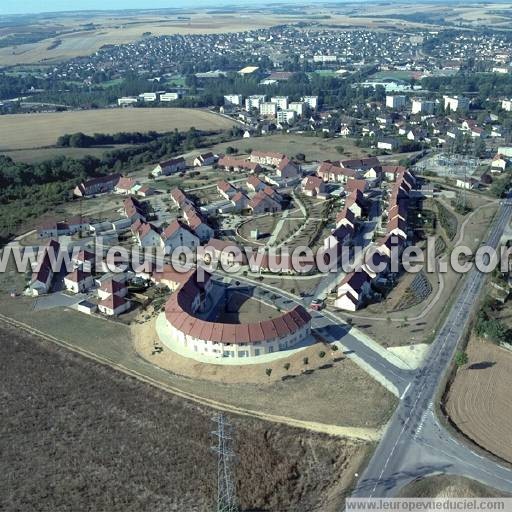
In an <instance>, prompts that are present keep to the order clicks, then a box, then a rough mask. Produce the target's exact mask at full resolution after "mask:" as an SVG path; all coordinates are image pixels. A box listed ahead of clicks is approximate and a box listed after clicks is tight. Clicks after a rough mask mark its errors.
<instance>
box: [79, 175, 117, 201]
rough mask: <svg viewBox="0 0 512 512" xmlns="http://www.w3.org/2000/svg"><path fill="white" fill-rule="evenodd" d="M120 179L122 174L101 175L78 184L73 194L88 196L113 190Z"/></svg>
mask: <svg viewBox="0 0 512 512" xmlns="http://www.w3.org/2000/svg"><path fill="white" fill-rule="evenodd" d="M120 179H121V175H120V174H109V175H108V176H101V177H100V178H93V179H91V180H88V181H83V182H82V183H80V185H77V186H76V187H75V188H74V190H73V195H74V196H76V197H87V196H93V195H95V194H103V193H105V192H112V190H114V187H115V186H116V184H117V182H118V181H119V180H120Z"/></svg>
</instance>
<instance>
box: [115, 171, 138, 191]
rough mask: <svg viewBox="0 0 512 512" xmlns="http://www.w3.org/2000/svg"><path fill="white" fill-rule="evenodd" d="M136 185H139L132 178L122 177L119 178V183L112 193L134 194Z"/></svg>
mask: <svg viewBox="0 0 512 512" xmlns="http://www.w3.org/2000/svg"><path fill="white" fill-rule="evenodd" d="M136 185H139V183H138V182H137V181H135V180H134V179H133V178H127V177H124V176H123V177H121V178H119V181H118V182H117V184H116V186H115V187H114V192H115V193H116V194H125V195H128V194H132V193H135V191H134V190H133V189H134V188H135V186H136Z"/></svg>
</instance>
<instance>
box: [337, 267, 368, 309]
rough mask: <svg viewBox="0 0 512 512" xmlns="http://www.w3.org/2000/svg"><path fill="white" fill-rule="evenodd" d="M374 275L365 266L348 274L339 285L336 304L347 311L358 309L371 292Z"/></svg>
mask: <svg viewBox="0 0 512 512" xmlns="http://www.w3.org/2000/svg"><path fill="white" fill-rule="evenodd" d="M371 281H372V277H371V276H370V275H369V274H368V273H367V271H366V270H365V269H364V268H363V267H358V268H357V269H356V270H354V271H353V272H351V273H349V274H347V275H346V276H345V277H344V278H343V280H342V281H341V284H340V286H339V287H338V297H337V299H336V300H335V301H334V306H335V307H337V308H338V309H343V310H346V311H356V310H357V309H359V307H360V306H361V305H362V304H363V302H364V300H365V299H366V298H367V297H368V296H369V295H370V293H371Z"/></svg>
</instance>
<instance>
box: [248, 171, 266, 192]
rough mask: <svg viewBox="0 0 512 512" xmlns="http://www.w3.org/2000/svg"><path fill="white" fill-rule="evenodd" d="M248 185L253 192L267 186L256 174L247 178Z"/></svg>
mask: <svg viewBox="0 0 512 512" xmlns="http://www.w3.org/2000/svg"><path fill="white" fill-rule="evenodd" d="M246 185H247V188H248V189H249V190H252V191H253V192H259V191H260V190H263V189H264V188H265V187H266V186H267V185H266V183H265V182H264V181H261V180H260V179H259V178H258V176H255V175H254V174H252V175H251V176H249V177H248V178H247V181H246Z"/></svg>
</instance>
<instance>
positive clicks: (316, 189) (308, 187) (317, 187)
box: [302, 176, 326, 197]
mask: <svg viewBox="0 0 512 512" xmlns="http://www.w3.org/2000/svg"><path fill="white" fill-rule="evenodd" d="M325 190H326V187H325V183H324V181H323V180H322V179H321V178H320V177H319V176H307V177H305V178H304V179H303V180H302V192H303V193H304V195H306V196H309V197H316V196H318V194H324V193H325Z"/></svg>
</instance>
